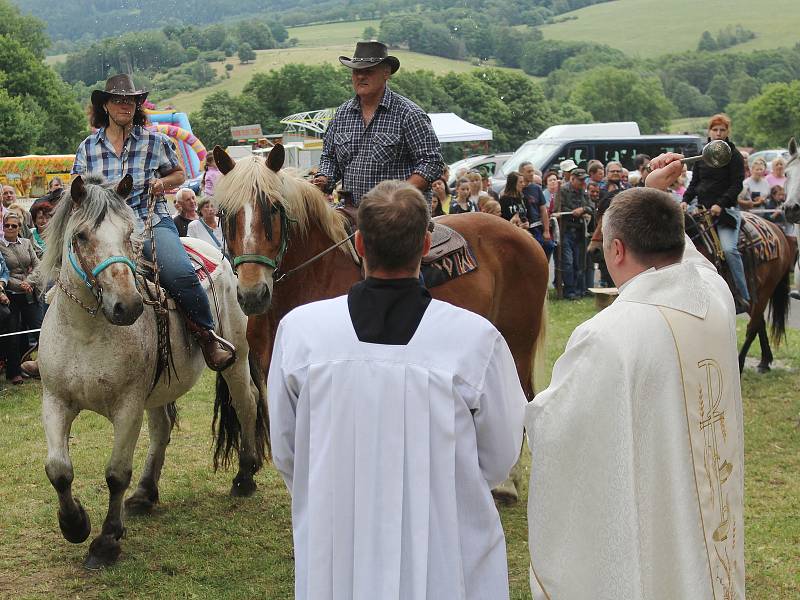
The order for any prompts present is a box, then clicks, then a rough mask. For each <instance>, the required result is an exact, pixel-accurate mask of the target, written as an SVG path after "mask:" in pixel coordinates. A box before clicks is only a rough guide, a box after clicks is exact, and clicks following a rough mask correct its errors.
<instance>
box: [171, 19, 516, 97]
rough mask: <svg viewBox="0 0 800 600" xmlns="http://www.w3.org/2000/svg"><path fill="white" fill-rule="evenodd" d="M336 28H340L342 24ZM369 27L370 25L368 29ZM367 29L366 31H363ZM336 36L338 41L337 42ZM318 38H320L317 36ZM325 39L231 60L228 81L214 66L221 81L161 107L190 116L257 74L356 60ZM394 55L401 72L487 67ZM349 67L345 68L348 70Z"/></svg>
mask: <svg viewBox="0 0 800 600" xmlns="http://www.w3.org/2000/svg"><path fill="white" fill-rule="evenodd" d="M361 23H362V24H363V23H368V21H361ZM336 25H339V24H338V23H337V24H336ZM365 26H366V25H365ZM323 27H331V25H314V26H312V27H309V28H303V29H312V28H323ZM362 29H363V27H362ZM336 35H338V34H334V41H335V40H336ZM314 37H315V38H316V37H317V36H316V35H315V36H314ZM320 37H321V38H322V39H320V40H319V41H320V42H321V43H324V44H328V45H325V46H318V47H308V46H299V47H297V48H286V49H280V50H257V51H256V59H255V60H254V61H253V62H251V63H248V64H246V65H243V64H240V63H239V60H238V59H237V58H235V57H234V58H230V59H228V64H232V65H233V71H231V72H230V74H231V76H230V78H227V77H225V74H224V73H225V65H224V63H221V62H216V63H211V66H212V67H213V68H214V70H215V71H216V72H217V74H218V75H220V76H221V80H220V81H218V82H217V83H214V84H212V85H209V86H206V87H204V88H201V89H199V90H194V91H192V92H184V93H181V94H177V95H175V96H173V97H171V98H167V99H164V100H162V101H160V102H159V105H161V106H167V105H171V106H174V107H175V108H176V109H178V110H180V111H182V112H187V113H190V112H192V111H195V110H199V109H200V107H201V106H202V104H203V100H204V99H205V98H206V97H207V96H209V95H211V94H213V93H215V92H220V91H228V92H230V93H231V94H233V95H236V94H240V93H241V92H242V90H243V89H244V87H245V85H247V82H248V81H250V78H251V77H252V76H253V75H254V74H256V73H264V72H269V71H273V70H275V69H280V68H281V67H284V66H286V65H288V64H292V63H297V64H305V65H319V64H322V63H329V64H332V65H338V64H339V56H352V53H353V49H354V48H355V43H354V42H353V43H346V44H345V43H341V44H338V45H333V44H331V43H330V42H329V41H328V40H327V39H326V38H324V37H323V36H320ZM311 39H312V38H311V37H308V38H307V39H306V42H307V43H311ZM391 53H392V54H393V55H394V56H397V58H398V59H399V60H400V68H401V69H403V70H404V71H417V70H421V69H425V70H428V71H433V72H434V73H436V74H437V75H444V74H446V73H450V72H455V73H464V72H466V71H472V70H473V69H480V68H485V67H479V66H475V65H473V64H472V63H470V62H467V61H463V60H451V59H449V58H440V57H438V56H429V55H427V54H420V53H418V52H409V51H408V50H392V51H391ZM344 68H345V67H342V69H344ZM492 68H502V69H504V70H511V71H515V72H517V73H522V71H521V70H520V69H506V68H505V67H492ZM306 108H307V110H316V109H322V108H328V107H325V106H308V107H306Z"/></svg>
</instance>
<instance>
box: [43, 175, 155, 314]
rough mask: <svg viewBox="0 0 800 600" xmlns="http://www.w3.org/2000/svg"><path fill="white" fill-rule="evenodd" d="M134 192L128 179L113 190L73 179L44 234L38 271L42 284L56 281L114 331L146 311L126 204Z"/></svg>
mask: <svg viewBox="0 0 800 600" xmlns="http://www.w3.org/2000/svg"><path fill="white" fill-rule="evenodd" d="M132 187H133V179H132V177H131V176H130V175H126V176H125V177H124V178H123V179H122V180H121V181H120V182H119V184H117V186H116V187H106V186H103V185H100V182H99V180H96V179H93V178H89V179H83V178H82V177H81V176H80V175H79V176H77V177H76V178H75V179H74V180H73V182H72V184H71V186H70V188H69V194H68V195H67V194H64V196H63V197H62V200H61V201H60V202H59V203H58V207H57V208H56V212H55V214H54V215H53V218H52V219H51V220H50V222H49V223H48V226H47V229H46V230H45V238H46V240H47V251H46V252H45V255H44V257H43V259H42V263H41V266H40V270H41V271H42V276H43V279H44V280H51V281H52V280H58V285H59V287H61V288H62V289H63V290H64V291H65V293H66V294H67V295H68V296H70V297H71V298H72V299H73V300H75V301H76V302H77V303H78V304H80V305H81V306H82V307H83V308H84V310H86V311H87V312H89V314H95V313H96V312H100V311H102V313H103V315H104V316H105V318H106V319H107V320H108V322H109V323H111V324H113V325H132V324H133V323H135V322H136V320H137V319H138V318H139V316H140V315H141V314H142V311H143V309H144V303H143V301H142V296H141V294H140V293H139V291H138V289H137V287H136V278H135V276H134V272H135V269H136V265H135V263H134V260H135V257H134V252H133V242H132V236H133V232H134V225H135V223H136V220H135V216H134V214H133V211H132V210H131V208H130V207H129V206H128V205H127V203H126V202H125V198H127V196H128V195H129V194H130V192H131V189H132ZM92 305H94V306H92Z"/></svg>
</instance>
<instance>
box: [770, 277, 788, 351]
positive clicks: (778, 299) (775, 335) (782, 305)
mask: <svg viewBox="0 0 800 600" xmlns="http://www.w3.org/2000/svg"><path fill="white" fill-rule="evenodd" d="M790 271H791V269H788V270H787V271H786V273H784V274H783V277H781V280H780V281H779V282H778V285H777V286H775V291H774V292H772V297H771V298H770V299H769V311H768V313H767V316H768V318H769V320H770V333H771V334H772V341H773V343H774V344H775V346H776V347H777V346H779V345H780V343H781V341H782V340H783V339H784V338H785V337H786V318H787V317H788V315H789V273H790Z"/></svg>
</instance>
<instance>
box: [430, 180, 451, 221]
mask: <svg viewBox="0 0 800 600" xmlns="http://www.w3.org/2000/svg"><path fill="white" fill-rule="evenodd" d="M431 191H432V194H431V216H432V217H441V216H442V215H444V214H446V212H447V210H449V209H450V194H448V193H447V184H446V183H445V182H444V181H443V180H442V179H434V180H433V183H432V184H431Z"/></svg>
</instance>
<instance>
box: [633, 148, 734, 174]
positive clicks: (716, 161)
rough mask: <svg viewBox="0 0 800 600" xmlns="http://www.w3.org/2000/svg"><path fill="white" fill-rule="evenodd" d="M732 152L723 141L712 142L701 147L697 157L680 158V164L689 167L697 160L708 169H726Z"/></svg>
mask: <svg viewBox="0 0 800 600" xmlns="http://www.w3.org/2000/svg"><path fill="white" fill-rule="evenodd" d="M732 156H733V150H731V147H730V146H729V145H728V143H727V142H726V141H725V140H712V141H710V142H708V143H707V144H706V145H705V146H703V150H702V152H701V153H700V154H698V155H697V156H687V157H686V158H682V159H681V162H682V163H683V164H685V165H691V164H694V163H696V162H697V161H699V160H702V161H703V162H704V163H706V164H707V165H708V166H709V167H714V168H715V169H719V168H722V167H726V166H727V165H728V163H730V162H731V157H732ZM650 170H651V169H650V165H648V166H647V172H648V173H649V172H650Z"/></svg>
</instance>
